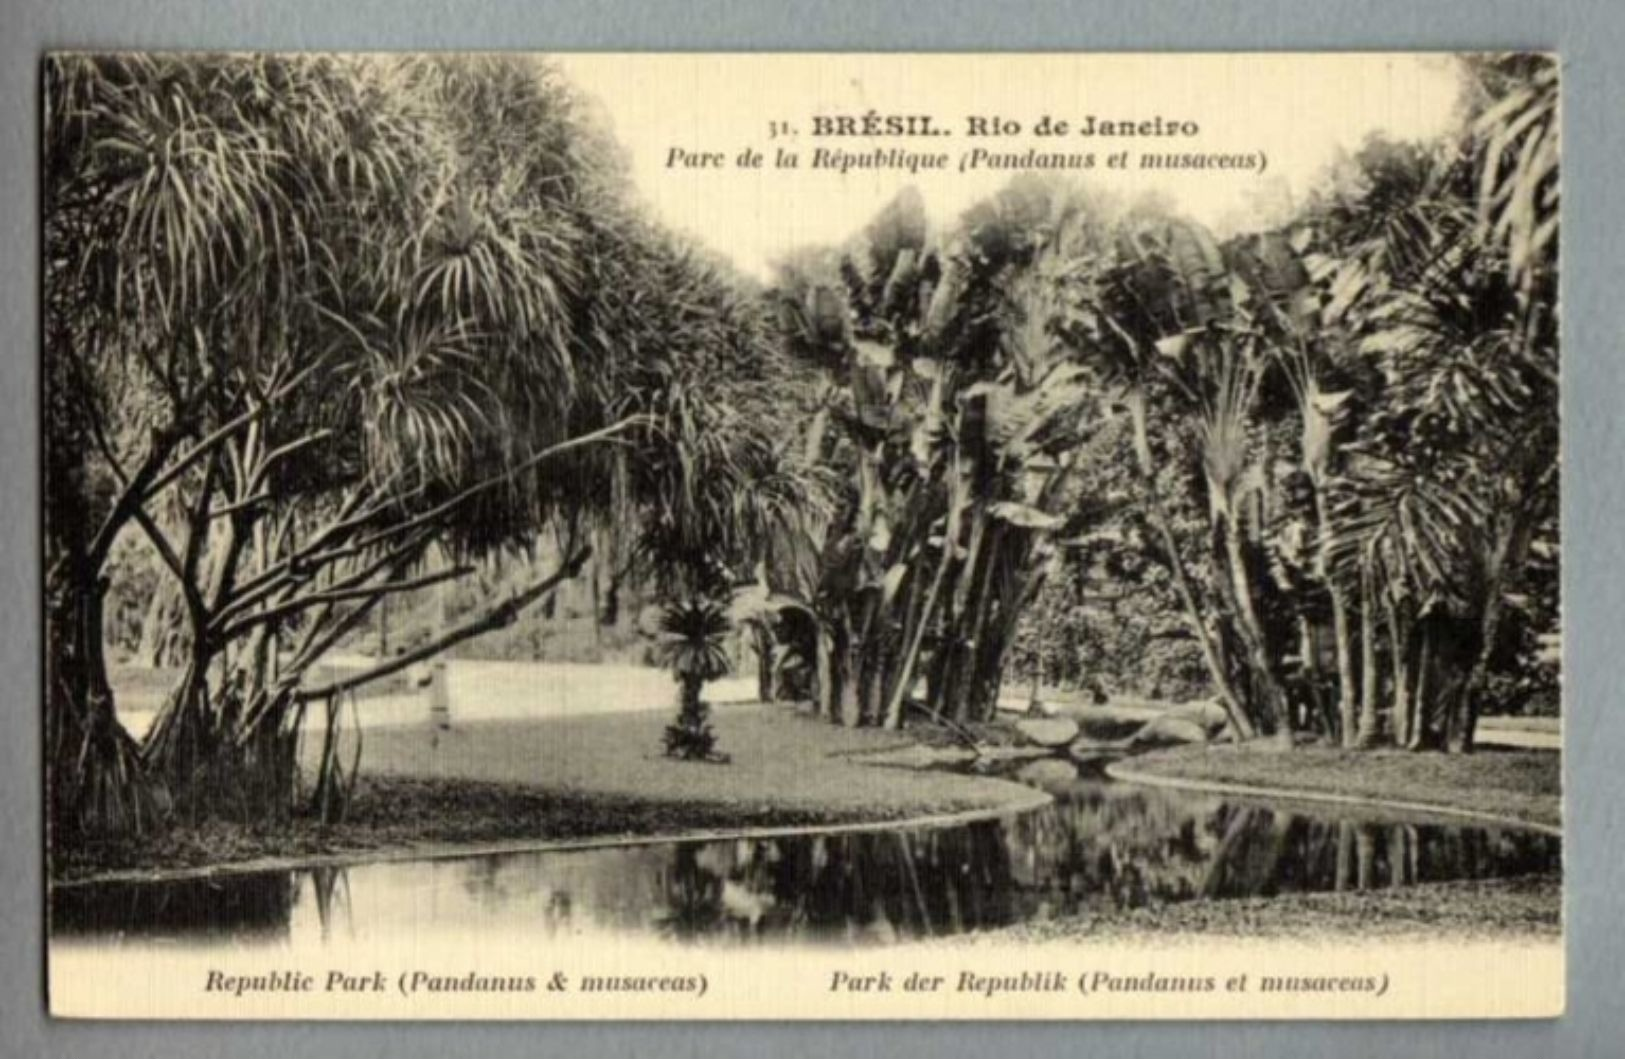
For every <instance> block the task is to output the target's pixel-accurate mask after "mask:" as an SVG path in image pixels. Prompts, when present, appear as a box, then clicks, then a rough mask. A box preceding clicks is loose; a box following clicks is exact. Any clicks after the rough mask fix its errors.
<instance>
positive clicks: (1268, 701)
mask: <svg viewBox="0 0 1625 1059" xmlns="http://www.w3.org/2000/svg"><path fill="white" fill-rule="evenodd" d="M1215 531H1216V532H1217V533H1219V534H1220V536H1221V537H1222V538H1223V542H1222V543H1223V554H1222V555H1221V556H1216V557H1215V559H1216V561H1215V563H1214V566H1215V570H1214V578H1215V580H1216V581H1218V582H1220V584H1219V589H1220V592H1221V594H1222V595H1224V596H1227V597H1228V599H1229V600H1230V601H1231V602H1232V603H1233V605H1234V608H1235V612H1236V618H1237V622H1238V624H1239V626H1240V631H1241V640H1242V647H1243V648H1244V650H1245V651H1246V654H1247V661H1248V668H1249V669H1250V670H1251V671H1252V674H1253V678H1254V679H1255V680H1256V681H1258V683H1259V685H1260V690H1261V691H1262V695H1263V699H1264V706H1265V714H1264V717H1265V723H1266V724H1267V725H1268V726H1269V727H1270V729H1271V730H1272V732H1273V734H1274V735H1275V737H1276V739H1277V740H1278V741H1279V742H1282V743H1284V744H1285V745H1287V746H1290V745H1291V744H1292V727H1291V724H1290V716H1291V715H1290V710H1289V707H1288V705H1287V697H1286V689H1285V688H1284V687H1282V685H1281V679H1280V676H1279V675H1278V674H1277V673H1276V671H1275V662H1274V660H1273V659H1272V658H1271V657H1270V653H1269V644H1268V640H1267V638H1266V636H1265V633H1264V625H1263V623H1262V622H1261V621H1259V619H1258V612H1257V610H1256V609H1255V608H1254V606H1253V595H1252V580H1251V578H1250V576H1249V574H1248V570H1247V561H1246V557H1245V556H1244V555H1243V554H1242V550H1241V532H1240V528H1239V527H1238V526H1237V525H1236V523H1235V521H1234V520H1233V519H1225V520H1222V521H1221V522H1220V523H1219V525H1217V526H1216V527H1215ZM1221 560H1222V562H1223V564H1224V567H1225V568H1226V569H1227V570H1228V574H1227V573H1226V572H1225V569H1219V565H1220V561H1221ZM1226 581H1228V583H1229V584H1228V589H1229V591H1228V592H1226V591H1225V590H1226V587H1227V586H1226V584H1225V582H1226Z"/></svg>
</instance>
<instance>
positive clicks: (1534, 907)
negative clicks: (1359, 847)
mask: <svg viewBox="0 0 1625 1059" xmlns="http://www.w3.org/2000/svg"><path fill="white" fill-rule="evenodd" d="M1562 890H1563V883H1562V880H1561V879H1559V878H1557V877H1556V876H1553V875H1529V876H1522V877H1519V878H1515V879H1496V880H1476V881H1465V882H1451V883H1430V884H1427V885H1423V886H1406V887H1402V888H1400V889H1395V890H1363V891H1351V892H1344V893H1313V894H1285V895H1282V896H1279V897H1248V898H1240V899H1236V900H1226V901H1186V902H1183V903H1181V904H1168V905H1158V906H1155V907H1147V908H1136V909H1124V910H1120V911H1119V910H1103V911H1100V912H1085V913H1082V914H1080V915H1075V916H1067V917H1064V918H1060V919H1053V920H1042V921H1034V922H1030V923H1022V924H1018V925H1016V926H1013V927H1009V928H1006V929H1003V930H997V931H990V932H987V933H985V934H977V935H973V936H972V938H973V940H976V941H994V942H1000V943H1003V942H1008V941H1023V942H1047V941H1055V940H1060V939H1077V940H1079V941H1100V940H1103V939H1108V938H1135V937H1146V936H1156V937H1157V938H1158V940H1160V941H1163V942H1168V941H1189V942H1191V943H1193V944H1199V943H1200V942H1202V941H1203V940H1205V939H1208V938H1212V937H1215V936H1219V937H1226V936H1228V937H1243V938H1290V939H1292V940H1293V941H1312V940H1316V939H1325V940H1327V941H1340V940H1346V939H1348V938H1350V937H1354V938H1357V939H1358V940H1360V941H1368V940H1372V939H1376V938H1421V937H1440V936H1445V937H1449V938H1450V939H1451V940H1452V941H1461V940H1473V939H1478V940H1494V941H1513V940H1519V939H1524V940H1556V939H1557V938H1558V937H1560V936H1561V933H1562V929H1563V926H1562V908H1563V899H1562Z"/></svg>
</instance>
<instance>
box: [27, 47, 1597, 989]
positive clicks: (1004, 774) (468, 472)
mask: <svg viewBox="0 0 1625 1059" xmlns="http://www.w3.org/2000/svg"><path fill="white" fill-rule="evenodd" d="M40 99H41V106H42V117H41V122H42V124H41V128H40V137H39V144H40V147H39V149H40V152H41V157H40V200H41V208H42V214H41V218H40V223H41V225H42V238H41V241H40V253H41V254H42V260H41V269H40V273H41V284H40V297H41V298H42V307H41V339H42V348H41V349H40V351H39V365H40V376H41V378H42V380H43V382H42V395H41V436H40V438H39V443H40V446H41V449H42V452H43V456H42V461H41V462H42V471H41V474H42V480H41V493H42V501H41V502H42V505H43V510H42V512H41V527H42V541H41V561H42V563H43V569H42V570H40V571H39V575H38V576H39V579H40V584H41V586H42V592H43V599H42V601H41V607H42V612H43V618H42V628H43V632H44V637H43V639H44V660H43V666H44V669H43V672H44V681H45V683H44V701H43V703H42V704H36V705H35V706H34V707H33V708H34V709H38V710H40V711H41V712H40V713H38V714H36V716H38V717H39V724H40V726H41V728H40V730H41V731H42V732H43V748H44V749H43V763H42V764H43V777H42V781H43V787H44V793H45V815H46V828H45V830H46V843H45V847H46V848H45V851H44V852H45V865H46V909H45V916H46V949H47V952H46V959H47V964H48V966H47V979H48V983H49V993H50V1005H51V1010H52V1012H53V1013H54V1014H57V1015H61V1016H69V1017H88V1018H104V1017H117V1018H166V1019H173V1018H198V1019H265V1018H301V1019H306V1018H310V1019H314V1018H340V1019H427V1018H464V1019H467V1018H475V1019H481V1018H486V1019H640V1018H668V1019H669V1018H689V1019H764V1018H771V1019H794V1018H820V1019H954V1018H959V1019H966V1018H970V1019H1099V1018H1114V1019H1122V1018H1132V1019H1140V1018H1144V1019H1179V1018H1200V1019H1224V1018H1260V1017H1263V1018H1316V1019H1339V1018H1360V1019H1374V1018H1376V1019H1380V1018H1463V1017H1477V1018H1497V1017H1506V1018H1530V1017H1551V1016H1556V1015H1559V1014H1561V1013H1562V1011H1563V1008H1564V997H1565V981H1564V917H1563V875H1564V872H1563V861H1564V832H1563V823H1564V814H1563V790H1562V787H1563V784H1562V773H1563V767H1562V762H1563V757H1562V745H1563V744H1562V733H1563V727H1564V720H1565V712H1564V701H1563V694H1562V631H1563V630H1562V620H1561V608H1560V599H1559V587H1560V582H1561V573H1562V543H1561V535H1560V529H1559V506H1560V505H1559V497H1560V491H1559V480H1560V477H1561V464H1562V461H1561V455H1560V443H1559V442H1560V431H1559V400H1558V395H1559V378H1560V375H1559V364H1560V356H1559V337H1558V336H1559V313H1558V275H1559V270H1558V260H1559V242H1560V226H1559V218H1560V212H1561V210H1560V187H1561V182H1560V173H1559V169H1560V166H1559V128H1558V109H1559V107H1558V104H1559V63H1558V61H1557V58H1556V56H1554V55H1551V54H1545V53H1536V52H1517V53H1500V52H1497V53H1479V52H1473V53H1459V54H1454V53H1422V52H1404V53H1399V52H1396V53H1369V54H1366V53H1339V52H1319V53H1271V54H1217V53H1215V54H1199V53H1161V54H1110V55H1108V54H1084V53H1073V54H1064V53H1047V54H929V53H921V54H878V53H876V54H866V53H825V54H773V53H728V54H678V53H669V54H666V53H639V54H631V53H588V52H565V53H559V54H546V55H542V54H526V53H452V52H445V53H436V52H430V53H390V54H384V53H355V54H340V53H316V52H300V53H259V52H230V53H226V52H221V53H215V52H180V51H177V52H122V51H121V52H54V53H51V54H49V55H47V56H45V57H44V58H43V61H42V63H41V67H40Z"/></svg>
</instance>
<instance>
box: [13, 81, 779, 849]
mask: <svg viewBox="0 0 1625 1059" xmlns="http://www.w3.org/2000/svg"><path fill="white" fill-rule="evenodd" d="M46 104H47V138H46V144H45V173H46V210H45V227H46V240H45V241H46V280H45V303H46V351H45V363H46V367H47V399H46V402H47V403H46V408H47V420H48V429H47V454H46V461H47V482H48V485H49V494H50V495H49V496H48V498H47V516H46V522H47V617H48V623H47V624H48V629H49V646H48V659H49V670H50V691H49V695H48V704H47V719H48V732H49V742H50V748H51V749H50V755H51V761H52V768H51V777H52V781H51V787H52V798H53V801H52V804H53V813H54V815H55V819H56V821H57V823H58V824H59V825H60V826H61V827H63V828H64V830H66V831H74V830H85V831H97V830H105V829H112V830H121V829H128V828H139V827H146V826H150V825H152V824H153V823H154V822H155V821H156V820H157V819H159V818H160V817H161V816H163V815H164V814H165V812H166V811H172V810H180V811H182V812H184V813H187V814H195V813H224V814H228V815H242V816H253V817H256V818H260V817H263V816H264V815H265V814H267V813H270V814H272V815H276V814H278V813H282V812H286V811H288V810H289V809H291V808H293V807H294V806H295V805H296V804H297V798H298V790H297V785H298V778H299V772H298V769H297V767H296V754H297V746H298V740H299V737H300V733H301V731H302V730H303V728H304V721H305V717H306V714H307V712H308V711H309V710H310V709H312V708H315V709H317V710H320V711H325V714H326V720H327V724H326V732H327V738H328V740H329V749H331V746H332V743H333V740H334V736H335V733H336V731H337V729H338V727H339V724H340V718H341V716H342V715H341V711H340V707H341V705H342V704H343V703H344V702H345V701H347V697H348V696H351V695H353V693H354V691H355V689H356V688H358V687H360V686H361V685H364V684H366V683H368V682H371V681H373V680H377V679H380V678H382V677H385V676H388V675H390V674H393V673H395V672H397V671H399V670H401V669H403V668H405V667H407V666H410V665H412V664H414V663H415V662H418V661H420V660H422V659H424V658H427V657H429V656H431V655H434V654H436V653H438V652H440V651H443V650H445V649H447V648H449V647H451V646H453V645H455V644H457V643H459V642H462V641H463V640H466V639H468V638H471V637H474V636H478V635H480V634H482V633H484V632H487V631H489V630H491V629H494V628H498V627H500V626H502V625H504V624H507V623H509V622H511V621H512V620H513V619H514V617H515V616H516V615H517V614H518V613H519V612H520V611H521V610H522V609H524V608H525V607H527V606H530V605H531V604H533V603H535V602H536V601H538V600H541V599H544V598H546V597H548V596H549V594H550V593H551V592H552V591H553V590H554V589H555V588H556V587H557V586H558V585H559V584H561V583H562V582H563V581H565V580H567V579H569V578H571V577H573V576H575V574H576V573H577V572H578V571H579V570H581V569H582V568H583V566H584V564H585V563H586V562H587V561H588V559H589V558H590V557H591V555H592V552H593V548H594V545H595V544H596V545H598V546H601V547H605V548H606V549H607V550H608V551H610V552H611V559H612V561H613V562H614V563H616V564H617V566H625V565H626V564H628V563H630V562H632V561H633V560H634V559H642V560H646V562H647V564H648V565H650V566H653V567H658V568H659V569H660V570H662V571H667V570H673V569H675V567H676V566H677V565H681V562H685V561H687V560H688V559H689V557H690V556H691V554H692V553H693V551H694V549H693V543H694V542H695V541H705V542H706V550H707V551H706V554H707V561H713V560H715V561H726V560H728V559H730V558H732V557H734V556H735V555H737V554H738V553H739V552H740V551H741V550H742V549H743V548H745V547H746V544H747V540H746V538H747V536H748V535H749V534H751V533H754V532H756V531H757V530H758V529H759V527H760V526H762V525H763V524H765V523H767V522H770V521H771V520H773V519H775V518H778V517H781V516H780V515H779V514H778V511H779V508H780V507H782V505H783V503H784V502H785V497H787V496H789V497H792V498H793V497H794V495H795V494H794V492H793V487H792V486H789V485H786V484H785V483H784V482H783V481H782V480H781V477H778V476H777V474H778V468H777V465H776V463H775V455H774V453H773V451H772V449H771V447H770V446H768V445H767V443H766V441H765V437H766V433H765V428H763V427H761V426H760V425H759V421H758V420H757V419H755V418H753V417H752V408H753V407H760V406H762V405H764V404H765V403H766V400H767V398H766V397H764V396H762V395H761V393H760V392H758V391H760V390H762V389H765V388H766V387H770V386H771V385H772V382H773V378H774V372H773V370H772V364H773V363H774V353H775V351H774V349H773V347H772V346H771V345H770V344H769V343H767V342H765V341H763V339H762V336H763V333H764V331H763V327H762V321H761V319H760V309H759V306H758V305H757V303H756V302H755V301H754V300H753V299H751V298H750V297H749V296H748V295H747V294H746V293H745V292H742V290H741V288H740V287H739V285H737V284H736V283H735V282H734V280H733V278H732V277H731V276H729V275H727V274H726V273H725V271H724V270H723V269H721V268H719V267H718V266H715V265H713V264H711V263H709V262H706V261H703V260H701V259H700V258H699V257H697V255H695V254H694V253H693V252H691V251H689V250H688V249H686V248H685V247H683V246H682V245H681V244H679V243H678V242H676V241H674V240H673V239H672V238H671V237H669V236H667V235H665V234H664V233H662V232H660V231H658V230H656V229H654V228H652V227H651V226H649V225H648V224H647V222H645V221H643V220H642V219H641V217H640V216H639V215H638V213H637V211H636V209H634V208H633V207H632V206H631V205H630V204H629V198H628V196H627V195H626V194H625V192H624V189H623V187H622V184H623V180H622V177H621V175H620V171H619V168H618V163H617V162H616V160H615V153H614V151H613V150H612V148H611V145H608V144H606V143H604V142H602V141H601V140H600V138H599V137H598V136H597V135H596V134H595V133H593V132H592V131H591V130H590V128H589V127H588V126H587V125H585V124H584V123H583V122H581V121H580V120H579V119H578V118H577V116H576V110H575V107H576V104H575V102H574V100H573V98H572V96H571V95H570V93H569V92H568V91H567V90H566V89H565V88H564V87H563V86H562V84H561V83H560V82H559V81H558V80H557V79H556V78H555V77H554V76H553V75H552V74H551V73H550V72H549V71H548V70H547V69H546V68H545V67H544V66H540V65H537V64H535V63H533V62H530V61H528V60H519V59H506V58H494V57H493V58H455V59H452V58H448V59H430V60H418V59H406V58H401V59H383V58H365V57H359V58H333V57H321V56H226V57H209V56H195V55H188V56H140V55H117V56H95V57H90V56H86V57H77V56H76V57H66V58H62V59H56V60H52V61H51V62H50V63H49V64H48V66H47V71H46ZM633 512H641V513H643V514H641V515H637V516H634V515H633V514H632V513H633ZM606 527H645V529H644V531H643V532H641V533H638V534H632V535H631V536H635V537H636V538H637V539H636V540H624V541H623V540H621V539H620V535H619V534H618V533H616V532H611V531H610V530H608V529H607V528H606ZM543 531H548V532H552V533H554V534H555V535H556V536H557V538H558V539H559V540H560V541H561V542H563V544H562V547H561V548H560V549H559V556H560V561H559V564H558V567H557V568H556V569H553V570H550V571H544V572H540V573H539V574H538V575H537V576H536V577H535V578H534V579H533V580H532V581H530V582H528V583H526V584H524V585H521V586H517V587H515V588H514V590H513V591H512V593H511V594H509V595H507V596H506V597H505V598H500V599H496V600H490V601H487V603H486V604H485V605H484V606H482V607H481V608H480V609H479V610H478V611H477V612H476V613H474V614H472V615H468V616H467V617H466V618H465V619H464V620H461V621H460V622H459V623H458V624H457V625H456V626H454V627H452V628H448V629H442V630H439V631H438V634H437V635H436V636H435V637H433V638H432V639H431V640H429V641H428V642H426V643H422V644H419V645H417V646H415V647H414V648H413V649H412V650H410V651H408V652H404V653H401V654H398V655H396V656H394V657H391V658H388V659H380V660H379V662H378V665H377V666H376V667H374V668H373V669H371V670H368V671H366V672H363V673H358V674H353V675H350V676H347V677H345V678H343V679H341V680H335V681H326V682H324V681H319V680H312V679H307V676H308V675H309V674H310V673H312V672H313V671H312V666H313V665H314V663H315V662H316V660H318V659H319V658H321V657H322V656H323V654H324V653H325V652H326V651H328V650H329V649H330V648H331V647H332V646H334V645H335V644H337V643H339V642H341V641H342V640H343V639H344V638H346V637H347V636H349V635H351V634H352V633H353V632H354V631H355V630H357V629H358V628H360V627H362V626H363V624H364V623H365V622H367V621H368V619H369V616H370V615H371V614H372V613H373V612H374V610H375V608H377V607H378V606H380V605H381V603H382V602H383V601H384V600H385V599H387V598H388V597H390V596H392V595H395V594H399V593H402V592H410V591H414V590H418V589H423V588H426V587H428V586H432V585H437V584H442V583H445V582H449V581H453V580H457V579H460V578H463V577H466V576H468V575H469V574H470V573H472V572H473V570H474V566H475V562H476V561H477V560H478V559H479V558H481V557H482V556H487V555H491V554H495V553H501V552H504V551H511V550H519V551H524V550H527V549H529V548H530V547H531V544H532V542H534V541H535V539H536V535H537V534H538V533H539V532H543ZM136 540H139V542H140V543H139V544H138V545H132V543H131V542H132V541H136ZM132 546H133V547H136V548H137V549H138V550H139V551H140V552H141V553H142V554H144V555H145V556H147V557H148V558H147V560H146V561H147V565H148V567H149V568H150V569H151V570H153V571H156V572H157V574H158V575H159V580H160V582H161V583H162V584H163V585H165V586H166V588H167V592H155V593H154V594H153V598H154V599H157V598H159V597H160V596H162V595H167V596H168V597H169V598H171V599H172V600H173V601H174V602H173V605H172V606H171V607H170V609H169V610H168V611H167V613H168V614H169V615H170V616H169V618H167V619H162V618H161V619H160V620H167V622H168V623H170V625H171V626H172V627H173V628H174V630H175V632H176V635H175V636H173V637H172V638H171V639H172V641H173V644H172V646H171V648H170V649H171V650H173V651H175V652H177V653H178V654H179V656H180V658H181V659H182V668H183V673H184V675H183V676H182V678H181V679H180V681H179V682H178V684H177V686H176V687H175V689H174V692H173V694H172V695H171V697H170V699H169V702H168V704H167V705H166V706H165V708H164V709H163V711H162V713H161V714H160V716H159V717H158V719H157V721H156V723H155V724H154V726H153V728H152V730H151V732H150V734H149V735H148V736H147V737H146V739H145V740H144V741H143V743H142V744H141V745H140V746H137V745H136V744H135V743H134V742H133V740H131V738H130V737H129V736H128V735H127V734H126V733H125V732H124V730H123V728H122V726H121V725H120V724H119V723H118V722H117V719H116V714H115V708H114V703H113V697H112V691H111V687H110V684H109V681H108V679H107V673H106V664H105V660H104V650H105V649H104V643H103V638H104V635H105V625H106V622H105V621H104V614H103V613H102V611H103V601H104V600H105V598H106V592H107V589H108V586H109V583H110V577H109V573H110V568H111V566H112V556H113V554H114V551H115V548H119V549H123V550H126V551H127V550H128V549H130V548H131V547H132ZM685 548H686V549H688V552H687V553H684V549H685ZM673 576H674V577H678V576H681V575H680V574H673ZM321 760H322V762H323V765H322V768H321V771H320V774H319V775H318V777H317V779H316V786H315V799H316V803H317V805H318V807H319V808H320V809H321V810H322V811H323V812H324V813H326V812H330V811H342V810H341V809H338V810H332V809H330V807H332V806H335V805H341V803H342V798H339V799H337V800H335V799H334V798H333V791H334V790H335V789H339V790H342V789H343V788H344V783H343V782H342V781H341V779H340V777H338V776H337V775H335V771H336V770H337V769H338V768H339V766H338V764H337V759H336V755H334V754H332V753H331V752H324V753H323V754H322V755H321ZM221 792H230V793H231V797H230V798H225V797H222V796H221ZM205 795H209V796H208V797H205Z"/></svg>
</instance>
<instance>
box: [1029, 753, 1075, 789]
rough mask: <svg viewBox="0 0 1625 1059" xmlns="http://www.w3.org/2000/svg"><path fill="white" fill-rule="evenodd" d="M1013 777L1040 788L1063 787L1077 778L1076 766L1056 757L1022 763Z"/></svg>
mask: <svg viewBox="0 0 1625 1059" xmlns="http://www.w3.org/2000/svg"><path fill="white" fill-rule="evenodd" d="M1015 778H1016V779H1018V780H1020V781H1021V782H1022V783H1026V784H1029V785H1030V786H1033V787H1037V788H1038V789H1040V790H1050V789H1052V788H1056V787H1062V788H1064V787H1068V786H1070V785H1071V784H1072V783H1073V782H1074V781H1076V780H1077V778H1078V766H1076V765H1074V764H1072V762H1070V761H1063V760H1061V759H1060V758H1058V757H1047V758H1041V759H1039V760H1038V761H1029V762H1028V763H1027V764H1025V765H1023V766H1022V767H1021V768H1020V769H1019V770H1018V771H1017V772H1016V775H1015Z"/></svg>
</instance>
